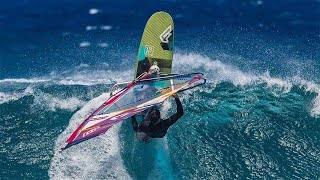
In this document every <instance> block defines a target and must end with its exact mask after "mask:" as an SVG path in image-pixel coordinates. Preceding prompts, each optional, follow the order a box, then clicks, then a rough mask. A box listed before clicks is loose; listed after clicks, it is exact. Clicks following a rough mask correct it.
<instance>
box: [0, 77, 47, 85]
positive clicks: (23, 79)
mask: <svg viewBox="0 0 320 180" xmlns="http://www.w3.org/2000/svg"><path fill="white" fill-rule="evenodd" d="M48 81H50V79H47V78H31V79H25V78H19V79H15V78H13V79H1V80H0V84H1V83H43V82H48Z"/></svg>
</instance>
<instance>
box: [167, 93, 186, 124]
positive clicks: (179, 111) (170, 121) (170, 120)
mask: <svg viewBox="0 0 320 180" xmlns="http://www.w3.org/2000/svg"><path fill="white" fill-rule="evenodd" d="M173 97H174V100H175V101H176V104H177V113H175V114H174V115H172V116H171V117H169V118H168V119H165V120H164V121H163V122H164V123H165V124H166V125H167V126H171V125H172V124H174V123H175V122H176V121H177V120H178V119H179V118H181V116H183V107H182V104H181V101H180V99H179V97H178V95H177V94H174V95H173Z"/></svg>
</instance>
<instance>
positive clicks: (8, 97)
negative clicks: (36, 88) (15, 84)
mask: <svg viewBox="0 0 320 180" xmlns="http://www.w3.org/2000/svg"><path fill="white" fill-rule="evenodd" d="M32 94H33V89H32V88H31V87H27V88H26V89H25V90H24V91H23V92H21V93H17V92H13V93H5V92H0V104H3V103H6V102H10V101H16V100H19V99H20V98H22V97H24V96H28V95H32Z"/></svg>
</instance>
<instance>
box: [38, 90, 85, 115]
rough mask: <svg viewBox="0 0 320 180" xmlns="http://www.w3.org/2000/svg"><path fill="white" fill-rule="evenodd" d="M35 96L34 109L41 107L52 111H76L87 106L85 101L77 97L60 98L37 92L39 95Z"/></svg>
mask: <svg viewBox="0 0 320 180" xmlns="http://www.w3.org/2000/svg"><path fill="white" fill-rule="evenodd" d="M33 96H34V100H33V101H34V104H33V106H34V108H33V109H37V108H39V107H41V108H45V109H46V110H50V111H56V110H57V109H63V110H69V111H75V110H77V108H79V107H82V106H83V105H84V104H85V101H83V100H80V99H78V98H76V97H70V98H58V97H54V96H53V95H51V94H48V93H43V92H41V91H37V93H35V95H33Z"/></svg>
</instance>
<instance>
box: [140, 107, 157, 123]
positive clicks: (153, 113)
mask: <svg viewBox="0 0 320 180" xmlns="http://www.w3.org/2000/svg"><path fill="white" fill-rule="evenodd" d="M160 118H161V116H160V111H159V109H158V108H157V106H153V107H152V108H151V109H150V110H149V112H148V113H147V115H146V116H145V117H144V120H143V121H144V124H145V125H149V124H150V123H152V124H156V123H158V122H159V121H160Z"/></svg>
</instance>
